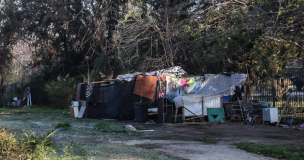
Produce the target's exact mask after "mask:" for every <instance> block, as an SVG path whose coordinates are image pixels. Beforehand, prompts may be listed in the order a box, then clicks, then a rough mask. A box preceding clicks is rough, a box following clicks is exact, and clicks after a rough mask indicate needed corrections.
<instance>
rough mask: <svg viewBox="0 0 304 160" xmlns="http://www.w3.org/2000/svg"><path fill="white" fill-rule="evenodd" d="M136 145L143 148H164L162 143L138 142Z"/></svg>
mask: <svg viewBox="0 0 304 160" xmlns="http://www.w3.org/2000/svg"><path fill="white" fill-rule="evenodd" d="M134 146H135V147H139V148H142V149H156V148H162V145H160V144H153V143H151V144H136V145H134Z"/></svg>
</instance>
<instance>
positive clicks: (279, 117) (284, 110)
mask: <svg viewBox="0 0 304 160" xmlns="http://www.w3.org/2000/svg"><path fill="white" fill-rule="evenodd" d="M290 96H291V94H290V95H289V96H288V98H287V100H286V103H285V106H284V108H283V110H282V111H281V115H280V117H279V121H278V123H277V125H276V126H279V123H280V122H281V118H282V116H283V113H284V111H285V109H286V107H287V104H288V102H289V99H290Z"/></svg>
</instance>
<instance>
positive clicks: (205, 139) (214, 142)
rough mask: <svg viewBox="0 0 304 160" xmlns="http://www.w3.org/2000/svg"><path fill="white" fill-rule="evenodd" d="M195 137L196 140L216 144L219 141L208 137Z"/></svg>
mask: <svg viewBox="0 0 304 160" xmlns="http://www.w3.org/2000/svg"><path fill="white" fill-rule="evenodd" d="M193 139H194V140H196V141H201V142H204V143H206V144H216V143H217V142H216V141H214V140H210V139H208V138H200V137H194V138H193Z"/></svg>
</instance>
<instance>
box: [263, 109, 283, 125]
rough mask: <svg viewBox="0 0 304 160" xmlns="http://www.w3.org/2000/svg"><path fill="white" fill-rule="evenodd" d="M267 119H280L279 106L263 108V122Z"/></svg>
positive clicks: (273, 120)
mask: <svg viewBox="0 0 304 160" xmlns="http://www.w3.org/2000/svg"><path fill="white" fill-rule="evenodd" d="M265 121H270V123H273V122H278V121H279V111H278V108H273V107H272V108H263V124H265Z"/></svg>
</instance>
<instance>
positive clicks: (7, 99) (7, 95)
mask: <svg viewBox="0 0 304 160" xmlns="http://www.w3.org/2000/svg"><path fill="white" fill-rule="evenodd" d="M14 97H16V94H15V93H14V92H7V93H5V104H7V103H9V102H10V101H11V100H12V99H13V98H14Z"/></svg>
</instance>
